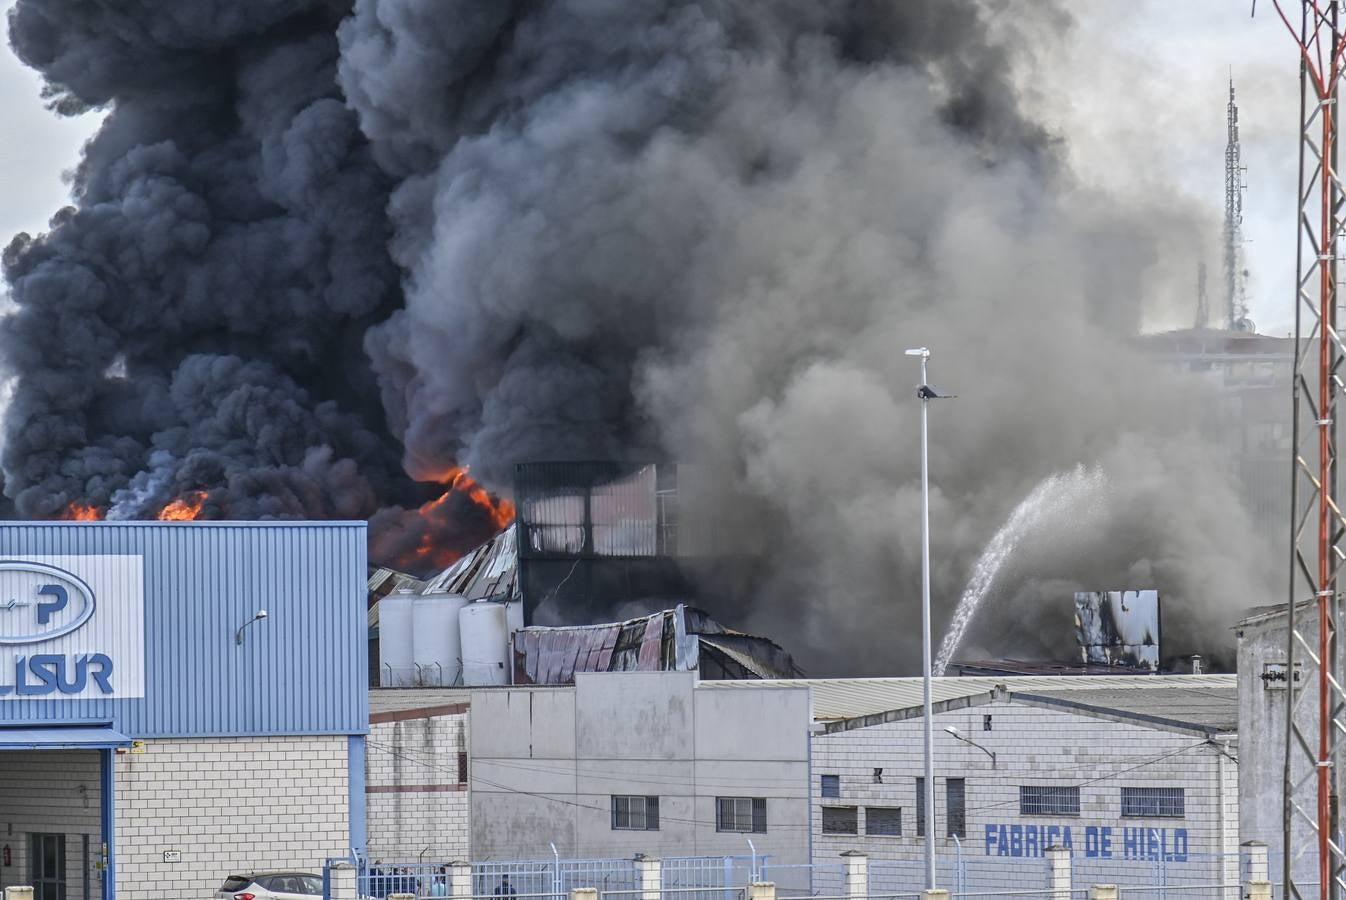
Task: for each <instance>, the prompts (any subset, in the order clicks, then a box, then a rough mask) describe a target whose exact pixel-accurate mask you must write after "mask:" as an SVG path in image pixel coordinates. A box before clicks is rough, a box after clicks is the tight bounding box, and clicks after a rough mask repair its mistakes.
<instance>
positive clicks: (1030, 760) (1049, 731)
mask: <svg viewBox="0 0 1346 900" xmlns="http://www.w3.org/2000/svg"><path fill="white" fill-rule="evenodd" d="M987 715H990V716H991V730H990V731H986V730H984V727H983V717H984V716H987ZM947 726H954V727H956V728H957V729H958V730H959V731H960V732H961V733H962V734H964V735H966V736H968V737H970V738H971V739H972V740H974V741H976V742H978V743H979V744H982V745H984V746H986V747H987V748H989V749H991V750H993V751H995V752H996V754H997V760H996V767H995V768H994V769H992V767H991V760H990V758H989V757H987V756H986V755H985V754H983V753H982V752H981V751H980V750H978V749H976V748H975V747H971V746H968V745H967V744H964V743H962V742H960V741H958V740H956V739H955V738H954V737H953V736H952V735H950V734H948V733H946V732H945V731H944V729H945V728H946V727H947ZM934 727H935V788H936V793H935V811H936V815H937V820H936V847H937V852H938V853H939V854H940V856H948V857H952V856H953V854H954V852H955V846H954V841H953V839H952V838H949V837H946V836H945V831H946V819H945V804H946V796H945V785H946V778H948V777H955V778H959V777H960V778H964V779H965V780H966V800H965V806H966V817H967V831H966V837H964V838H963V852H964V855H965V857H966V858H968V859H969V860H970V861H971V863H972V865H973V867H974V868H977V867H980V868H981V869H984V870H986V871H990V869H991V868H992V867H995V866H1002V867H1006V870H1008V869H1009V868H1013V867H1015V866H1016V865H1019V866H1020V868H1021V869H1022V870H1023V871H1024V872H1025V873H1027V874H1026V875H1025V877H1026V878H1029V879H1030V880H1031V879H1035V878H1037V873H1038V871H1039V869H1038V867H1037V866H1036V865H1034V864H1032V863H1030V862H1029V861H1028V859H1027V856H1028V855H1027V854H1024V853H1023V852H1022V850H1021V851H1020V854H1021V855H1020V857H1019V858H1018V859H1019V860H1021V861H1022V862H1021V863H1020V862H1016V858H1015V857H1014V856H1012V855H1006V854H1003V853H1002V848H1001V847H1000V845H999V841H998V837H999V832H998V826H999V825H1002V824H1003V825H1006V826H1007V829H1008V828H1009V827H1011V826H1014V825H1020V826H1023V825H1028V824H1032V825H1035V826H1039V827H1040V826H1044V825H1045V826H1052V825H1054V826H1059V827H1061V828H1064V827H1065V826H1070V828H1071V835H1072V843H1073V845H1074V851H1075V853H1074V855H1075V859H1076V863H1077V866H1084V867H1086V868H1089V867H1091V868H1089V871H1091V872H1097V873H1098V874H1100V875H1101V874H1103V873H1104V872H1105V871H1113V872H1119V871H1121V867H1122V866H1123V863H1125V862H1127V861H1125V860H1123V859H1122V857H1124V856H1125V854H1126V848H1125V846H1124V839H1125V835H1126V832H1124V829H1128V828H1137V827H1141V828H1159V829H1168V832H1167V834H1168V836H1169V839H1170V841H1172V840H1173V839H1174V837H1175V829H1179V828H1183V829H1186V831H1187V841H1188V853H1189V857H1190V861H1189V865H1191V866H1195V865H1197V864H1200V865H1202V866H1203V867H1206V870H1207V871H1210V870H1213V869H1214V867H1215V866H1216V865H1217V863H1216V862H1215V861H1214V860H1206V859H1203V858H1202V857H1203V856H1204V855H1206V854H1229V858H1228V862H1226V863H1224V867H1225V869H1226V874H1229V875H1231V876H1232V877H1233V878H1234V879H1236V878H1237V867H1236V865H1234V863H1233V859H1234V858H1235V857H1236V855H1237V853H1238V790H1237V787H1238V785H1237V779H1238V775H1237V766H1236V765H1235V764H1234V763H1233V762H1232V761H1231V760H1229V759H1226V758H1223V757H1222V756H1221V755H1220V754H1219V753H1217V752H1216V751H1215V750H1214V748H1212V747H1210V746H1209V745H1203V739H1202V738H1201V737H1200V736H1199V735H1197V734H1183V733H1177V732H1172V731H1161V730H1158V729H1155V728H1149V727H1144V726H1142V725H1140V724H1139V723H1124V722H1119V721H1109V720H1105V719H1101V718H1097V717H1092V716H1087V715H1083V714H1079V713H1074V712H1068V711H1064V710H1056V709H1045V708H1042V707H1034V706H1029V705H1026V704H1021V703H1015V702H1013V701H1012V700H1009V701H1001V702H995V703H989V704H985V705H980V706H974V707H969V708H965V709H958V710H953V711H949V712H943V713H939V712H937V713H936V715H935V725H934ZM1170 754H1172V755H1170ZM1231 755H1236V754H1233V753H1232V752H1231ZM876 768H882V769H883V772H882V775H881V776H880V777H881V778H882V782H883V783H882V784H879V783H876V782H875V778H874V770H875V769H876ZM922 770H923V754H922V738H921V719H920V717H919V716H918V717H916V718H913V719H907V720H904V721H901V722H893V723H887V724H882V725H875V726H871V727H868V728H859V729H855V730H852V731H845V732H840V733H834V734H822V735H816V736H815V737H814V739H813V785H812V787H811V794H812V802H813V819H812V821H813V832H814V835H813V838H814V844H813V847H814V861H815V862H816V863H820V864H826V865H835V864H837V862H838V859H837V856H838V854H840V853H841V852H842V851H845V850H861V851H864V852H865V853H868V854H869V855H870V859H871V863H879V864H882V863H883V862H884V861H888V862H889V863H892V864H896V861H903V862H904V863H906V862H910V863H913V864H914V863H916V862H917V861H919V860H920V859H921V858H922V857H923V854H924V846H925V845H924V840H923V839H918V838H917V837H916V778H917V777H918V776H920V775H921V774H922ZM825 774H827V775H831V774H835V775H840V776H841V798H840V799H827V800H824V799H823V798H822V795H821V794H822V792H821V776H822V775H825ZM1020 785H1062V786H1066V785H1079V786H1080V815H1079V816H1078V817H1050V816H1029V817H1020V815H1019V787H1020ZM1123 785H1126V786H1139V787H1161V786H1175V787H1182V788H1184V791H1185V801H1186V815H1185V816H1184V817H1183V818H1182V819H1161V818H1156V819H1149V818H1146V819H1123V818H1122V817H1121V800H1120V788H1121V786H1123ZM824 805H827V806H858V807H860V810H859V831H860V834H857V835H836V834H823V833H822V824H821V816H822V814H821V807H822V806H824ZM866 806H888V807H893V806H896V807H900V808H901V809H902V829H903V834H902V836H901V837H886V836H869V835H866V834H865V833H864V832H865V813H864V807H866ZM987 825H994V826H997V831H996V833H995V839H993V840H992V842H991V844H990V846H989V849H988V844H987V837H986V826H987ZM1090 827H1093V828H1097V829H1101V828H1111V829H1112V832H1111V838H1112V847H1111V850H1112V854H1113V855H1112V858H1111V859H1104V858H1103V857H1102V854H1101V852H1095V853H1094V855H1093V856H1092V857H1090V856H1089V851H1090V848H1087V847H1086V846H1085V839H1086V829H1088V828H1090ZM1021 833H1022V832H1021ZM1099 833H1100V832H1095V834H1099ZM1057 834H1059V832H1058V833H1057ZM1131 834H1133V835H1134V832H1131ZM1034 856H1036V854H1034ZM1131 865H1132V867H1135V863H1131ZM1142 865H1144V864H1142ZM1173 865H1174V866H1178V865H1181V864H1178V863H1174V864H1173Z"/></svg>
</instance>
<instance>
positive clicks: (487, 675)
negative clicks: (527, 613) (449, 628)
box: [458, 602, 510, 685]
mask: <svg viewBox="0 0 1346 900" xmlns="http://www.w3.org/2000/svg"><path fill="white" fill-rule="evenodd" d="M458 626H459V628H458V633H459V635H460V637H461V639H462V644H463V683H464V684H470V685H492V684H509V672H510V670H509V617H508V613H507V612H506V610H505V605H504V604H503V603H494V602H487V603H469V604H468V605H467V606H464V607H463V608H462V609H461V610H460V611H459V612H458Z"/></svg>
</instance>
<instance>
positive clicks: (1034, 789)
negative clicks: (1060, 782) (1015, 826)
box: [1019, 784, 1080, 816]
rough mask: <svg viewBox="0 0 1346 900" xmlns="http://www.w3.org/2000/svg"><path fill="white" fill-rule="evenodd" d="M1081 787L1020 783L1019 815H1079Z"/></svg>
mask: <svg viewBox="0 0 1346 900" xmlns="http://www.w3.org/2000/svg"><path fill="white" fill-rule="evenodd" d="M1079 814H1080V789H1079V786H1078V785H1071V786H1069V787H1057V786H1053V785H1044V784H1021V785H1019V815H1021V816H1078V815H1079Z"/></svg>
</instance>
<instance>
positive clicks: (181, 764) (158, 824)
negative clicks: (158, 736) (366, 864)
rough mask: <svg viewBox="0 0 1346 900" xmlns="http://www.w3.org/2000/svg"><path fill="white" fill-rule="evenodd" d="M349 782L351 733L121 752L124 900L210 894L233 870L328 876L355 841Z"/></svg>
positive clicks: (120, 880) (194, 742)
mask: <svg viewBox="0 0 1346 900" xmlns="http://www.w3.org/2000/svg"><path fill="white" fill-rule="evenodd" d="M347 782H348V777H347V738H346V737H345V736H344V735H338V736H322V737H260V738H198V739H185V740H156V741H147V742H146V745H145V752H144V753H125V754H119V755H118V756H117V757H116V790H117V797H116V820H117V823H116V827H117V835H116V837H117V841H116V863H117V895H118V897H119V898H120V900H149V898H155V900H159V898H162V897H165V896H172V897H209V896H211V895H212V894H213V893H214V891H215V889H216V888H218V887H219V886H220V883H221V882H222V881H223V879H224V876H225V875H227V874H229V873H231V872H239V871H256V870H265V869H289V868H293V869H299V870H302V871H307V872H314V873H317V874H321V872H322V864H323V861H324V860H325V859H326V858H328V857H333V856H344V855H346V853H347V848H348V847H349V844H350V821H349V816H350V806H349V793H348V787H349V786H348V783H347ZM165 850H178V851H180V852H181V854H182V860H181V862H177V863H165V862H164V861H163V853H164V851H165Z"/></svg>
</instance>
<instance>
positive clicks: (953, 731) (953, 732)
mask: <svg viewBox="0 0 1346 900" xmlns="http://www.w3.org/2000/svg"><path fill="white" fill-rule="evenodd" d="M944 730H945V731H947V732H948V733H949V734H951V735H953V736H954V737H962V735H961V734H959V732H958V729H957V728H954V727H953V726H952V725H950V726H948V727H947V728H945V729H944Z"/></svg>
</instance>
